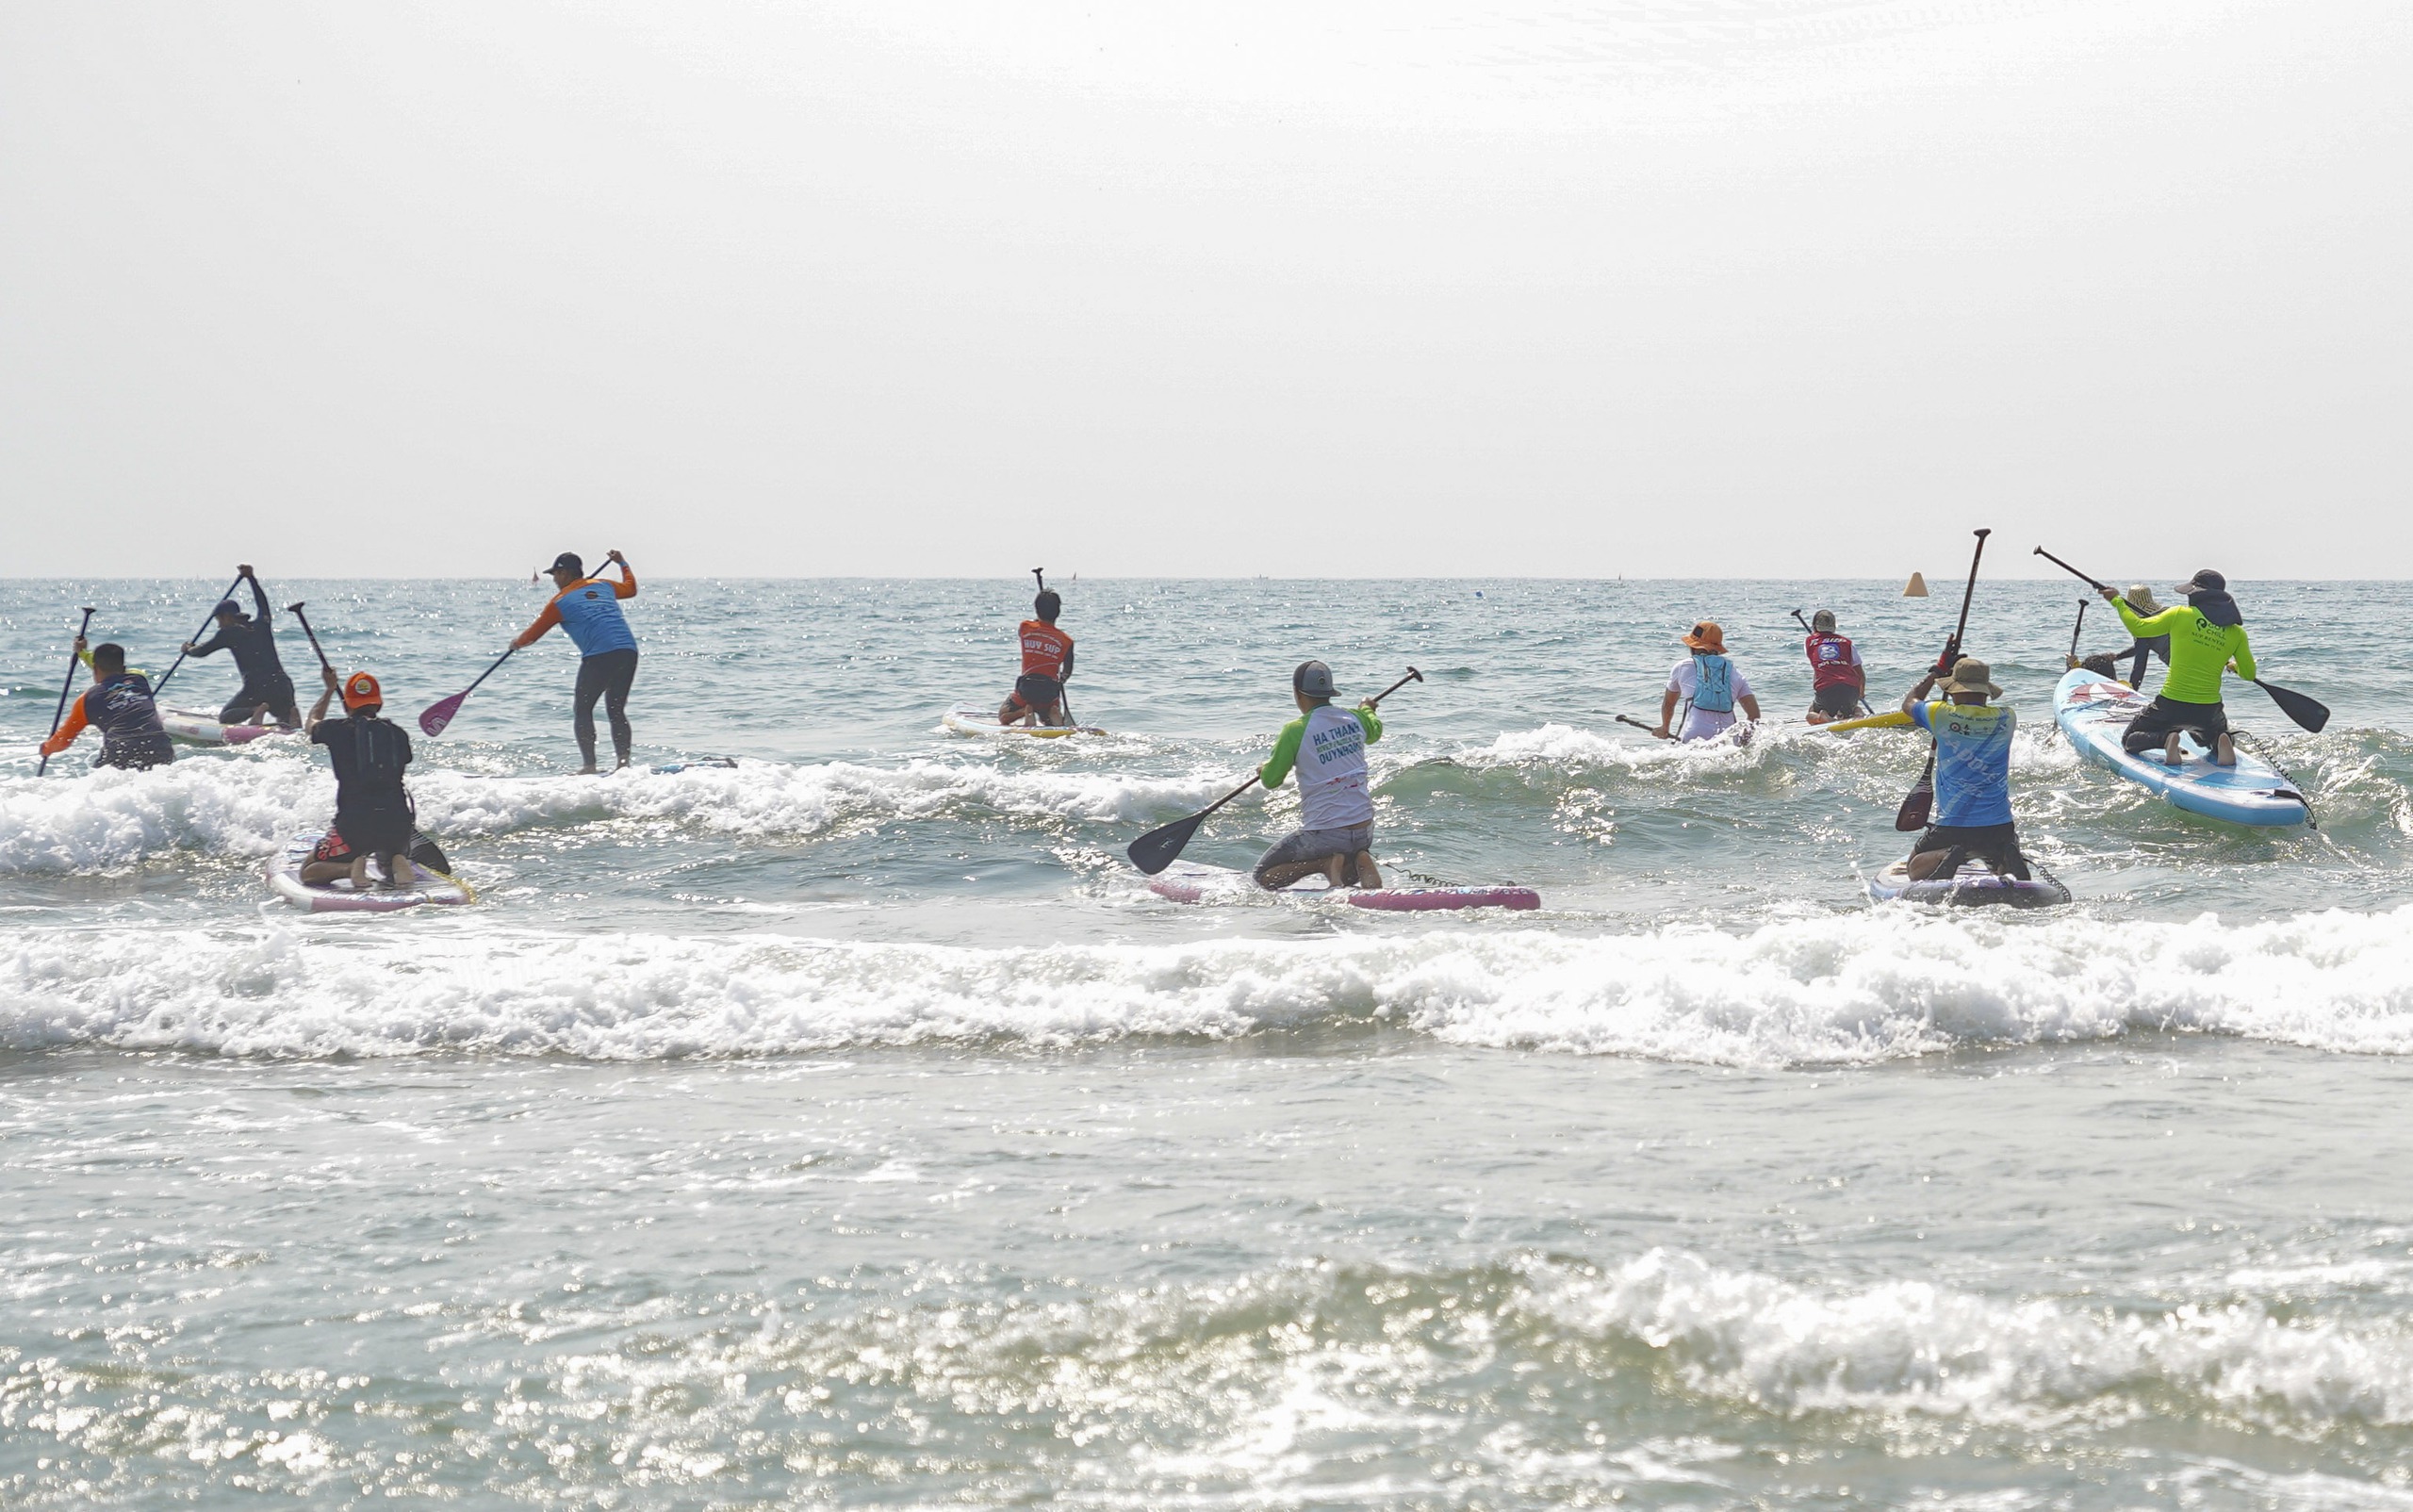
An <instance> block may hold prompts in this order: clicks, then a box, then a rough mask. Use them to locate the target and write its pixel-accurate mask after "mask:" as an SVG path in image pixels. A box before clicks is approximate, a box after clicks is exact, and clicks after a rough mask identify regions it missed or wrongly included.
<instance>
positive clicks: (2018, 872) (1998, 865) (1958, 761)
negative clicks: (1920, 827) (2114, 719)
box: [1902, 656, 2028, 882]
mask: <svg viewBox="0 0 2413 1512" xmlns="http://www.w3.org/2000/svg"><path fill="white" fill-rule="evenodd" d="M1941 660H1942V659H1940V658H1939V663H1941ZM1930 689H1932V690H1934V691H1936V692H1940V693H1942V694H1943V695H1944V698H1943V700H1942V701H1940V702H1929V699H1928V693H1929V690H1930ZM2001 697H2002V689H2000V688H1998V687H1996V686H1995V685H1994V669H1993V668H1992V667H1990V666H1987V665H1986V664H1985V663H1983V662H1981V661H1978V659H1977V658H1976V657H1974V656H1962V657H1960V658H1958V659H1956V660H1954V661H1952V663H1951V665H1950V666H1949V668H1948V669H1947V668H1946V667H1945V666H1941V665H1939V666H1933V667H1929V669H1928V673H1927V676H1925V677H1923V678H1921V679H1919V681H1918V685H1917V686H1916V687H1913V688H1912V689H1911V691H1910V693H1909V694H1908V695H1906V696H1905V697H1904V698H1903V699H1902V712H1903V713H1904V714H1907V715H1910V716H1911V720H1912V723H1913V724H1915V725H1917V726H1918V727H1919V728H1920V729H1921V730H1924V731H1928V732H1929V734H1932V735H1933V736H1934V737H1935V811H1934V820H1933V822H1932V823H1930V824H1929V826H1928V827H1927V830H1926V832H1925V833H1923V834H1921V835H1920V836H1919V840H1918V844H1916V845H1914V846H1912V847H1911V860H1910V872H1911V879H1912V881H1925V880H1927V879H1929V878H1930V877H1934V876H1937V875H1939V874H1941V875H1943V876H1945V877H1950V876H1952V875H1953V874H1954V873H1956V872H1958V871H1959V870H1960V869H1961V863H1962V861H1963V860H1965V859H1969V858H1973V857H1974V858H1976V859H1978V860H1981V861H1983V862H1984V863H1986V864H1987V865H1989V866H1991V867H1993V868H1994V870H1995V871H1997V872H1999V873H2001V874H2002V875H2003V876H2006V877H2012V878H2016V879H2019V880H2021V881H2023V882H2024V881H2027V879H2028V871H2027V858H2026V857H2025V856H2023V855H2021V854H2020V850H2019V834H2018V831H2017V830H2014V829H2013V828H2012V826H2011V735H2012V733H2013V732H2014V731H2017V730H2018V728H2019V715H2018V714H2017V713H2016V712H2015V711H2014V710H2012V709H2011V706H2010V705H2008V704H1998V703H1994V702H1993V701H1992V700H1993V699H1995V698H2001ZM1913 822H1915V821H1913Z"/></svg>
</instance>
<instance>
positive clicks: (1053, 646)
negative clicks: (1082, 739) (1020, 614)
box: [997, 579, 1073, 726]
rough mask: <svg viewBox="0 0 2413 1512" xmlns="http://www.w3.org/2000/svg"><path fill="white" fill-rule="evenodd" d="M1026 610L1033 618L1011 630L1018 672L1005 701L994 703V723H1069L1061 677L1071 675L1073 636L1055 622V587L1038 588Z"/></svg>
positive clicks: (1059, 605)
mask: <svg viewBox="0 0 2413 1512" xmlns="http://www.w3.org/2000/svg"><path fill="white" fill-rule="evenodd" d="M1044 581H1045V580H1044V579H1042V583H1043V582H1044ZM1030 612H1031V614H1032V615H1033V616H1036V617H1034V618H1030V619H1026V620H1024V621H1023V622H1022V628H1021V629H1019V630H1017V631H1016V632H1015V635H1016V636H1017V637H1018V638H1019V641H1020V644H1021V646H1022V675H1021V676H1020V677H1017V678H1015V679H1014V690H1013V691H1012V692H1011V693H1009V694H1007V695H1006V701H1005V702H1003V703H1001V704H999V705H997V723H999V724H1001V725H1015V724H1020V725H1048V726H1062V725H1069V724H1071V723H1072V722H1073V721H1072V720H1071V719H1069V718H1067V717H1066V716H1065V714H1064V680H1065V679H1066V678H1069V677H1071V676H1072V675H1073V637H1072V636H1071V635H1069V634H1067V633H1065V632H1063V631H1062V630H1060V629H1059V628H1057V624H1056V620H1057V618H1058V616H1060V615H1062V614H1063V612H1064V600H1063V599H1062V598H1061V597H1060V596H1059V595H1058V593H1057V592H1056V590H1055V589H1053V588H1049V587H1042V588H1041V589H1040V590H1039V597H1038V598H1036V599H1033V600H1031V603H1030Z"/></svg>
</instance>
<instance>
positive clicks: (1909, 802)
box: [1894, 782, 1935, 834]
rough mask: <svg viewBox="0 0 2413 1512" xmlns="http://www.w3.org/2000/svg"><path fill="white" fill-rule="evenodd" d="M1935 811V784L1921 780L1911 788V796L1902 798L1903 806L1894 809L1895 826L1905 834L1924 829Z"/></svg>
mask: <svg viewBox="0 0 2413 1512" xmlns="http://www.w3.org/2000/svg"><path fill="white" fill-rule="evenodd" d="M1934 811H1935V786H1934V784H1933V783H1931V782H1921V783H1920V784H1919V785H1918V786H1916V787H1914V788H1912V789H1911V793H1910V797H1906V798H1904V799H1902V806H1901V807H1900V808H1899V809H1896V810H1895V811H1894V828H1895V829H1896V830H1901V831H1903V832H1904V833H1905V834H1907V833H1909V832H1910V831H1912V830H1924V829H1926V828H1927V819H1928V815H1929V814H1931V813H1933V812H1934Z"/></svg>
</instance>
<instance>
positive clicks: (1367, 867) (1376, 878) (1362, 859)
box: [1357, 850, 1383, 887]
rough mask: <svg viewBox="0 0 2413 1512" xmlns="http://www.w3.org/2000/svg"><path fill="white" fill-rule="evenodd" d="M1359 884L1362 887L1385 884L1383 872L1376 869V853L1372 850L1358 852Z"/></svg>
mask: <svg viewBox="0 0 2413 1512" xmlns="http://www.w3.org/2000/svg"><path fill="white" fill-rule="evenodd" d="M1357 885H1358V886H1360V887H1380V886H1382V885H1383V874H1382V873H1381V872H1379V871H1376V870H1375V869H1374V853H1373V852H1372V851H1371V850H1361V851H1359V852H1357Z"/></svg>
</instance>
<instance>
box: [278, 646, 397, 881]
mask: <svg viewBox="0 0 2413 1512" xmlns="http://www.w3.org/2000/svg"><path fill="white" fill-rule="evenodd" d="M319 676H320V680H321V681H322V682H325V683H326V691H324V692H322V693H320V695H319V701H318V702H317V703H315V704H313V705H312V706H311V708H310V717H309V720H308V722H307V723H305V724H304V726H303V728H304V729H305V730H307V731H309V732H310V744H311V745H313V746H324V747H326V748H327V764H329V765H331V766H333V767H334V768H335V772H336V822H335V823H334V825H332V826H331V827H329V829H328V830H327V834H326V838H325V839H323V840H321V841H320V842H319V845H318V848H317V849H315V850H313V851H311V852H310V859H309V860H308V861H306V862H304V863H303V865H302V881H303V884H304V886H323V885H324V884H326V883H328V882H331V881H334V880H335V879H337V878H338V877H342V876H345V875H347V874H349V875H350V876H351V878H352V885H353V890H354V891H355V892H366V891H367V890H368V888H369V858H370V857H371V856H374V857H376V858H377V860H378V862H379V863H380V865H381V867H382V869H383V870H384V871H385V874H386V879H385V882H384V883H383V885H384V886H386V887H389V888H393V887H402V886H403V885H405V884H406V883H408V882H410V881H411V880H413V879H414V878H415V875H416V874H415V873H414V872H413V871H412V869H411V864H410V849H411V832H412V830H413V829H414V828H415V827H416V826H417V824H418V814H417V813H416V811H415V810H414V809H413V808H412V806H411V796H410V794H409V792H408V791H407V790H405V789H404V788H403V786H402V773H403V772H404V771H405V770H406V769H407V768H408V767H409V766H410V764H411V734H410V731H407V730H404V729H403V728H402V726H400V725H397V724H394V723H392V722H391V721H389V720H387V719H386V718H385V717H384V715H385V709H386V695H385V690H384V689H382V688H380V687H379V686H378V685H377V680H376V679H375V678H374V677H371V676H370V675H369V674H368V673H366V672H354V673H353V674H352V676H350V677H348V678H344V679H342V680H341V681H340V682H338V681H337V677H336V669H335V668H334V667H332V666H324V665H321V666H320V668H319ZM338 689H340V690H341V692H342V694H343V717H342V718H340V719H330V718H328V717H327V704H328V701H329V700H330V699H332V698H335V696H336V694H337V690H338Z"/></svg>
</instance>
